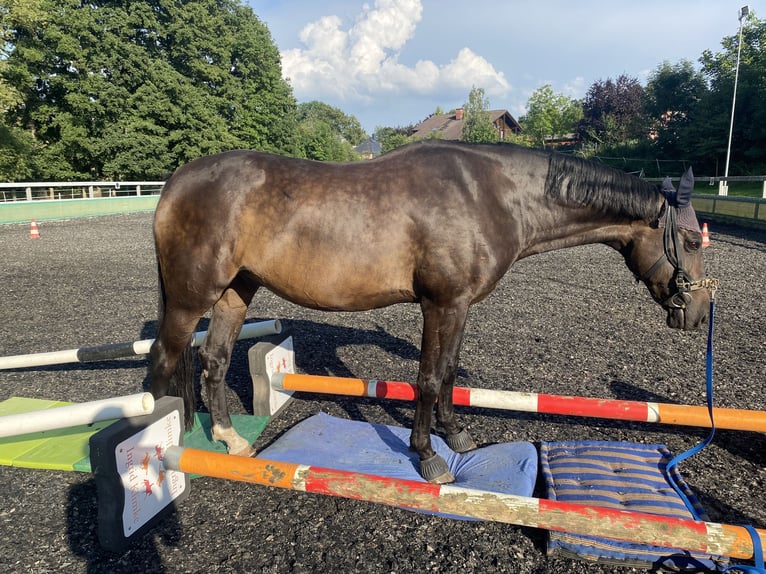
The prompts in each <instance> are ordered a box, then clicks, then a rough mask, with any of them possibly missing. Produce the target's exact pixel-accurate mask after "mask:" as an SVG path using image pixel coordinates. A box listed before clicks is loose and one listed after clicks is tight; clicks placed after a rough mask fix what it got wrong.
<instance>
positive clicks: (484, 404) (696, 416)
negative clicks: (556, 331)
mask: <svg viewBox="0 0 766 574" xmlns="http://www.w3.org/2000/svg"><path fill="white" fill-rule="evenodd" d="M271 385H272V388H273V389H274V390H276V391H302V392H309V393H326V394H334V395H346V396H357V397H373V398H381V399H398V400H406V401H414V400H415V399H416V398H417V386H416V385H414V384H412V383H401V382H395V381H377V380H369V381H366V380H363V379H353V378H345V377H326V376H319V375H302V374H295V373H279V374H275V375H273V376H272V377H271ZM452 396H453V401H454V403H455V405H458V406H470V407H481V408H489V409H502V410H509V411H520V412H530V413H543V414H553V415H566V416H582V417H594V418H604V419H616V420H625V421H638V422H650V423H662V424H672V425H683V426H694V427H706V428H710V415H709V413H708V409H707V407H704V406H693V405H673V404H667V403H654V402H644V401H624V400H617V399H598V398H588V397H576V396H562V395H547V394H542V393H524V392H517V391H493V390H487V389H472V388H469V387H455V389H454V392H453V395H452ZM713 417H714V420H715V425H716V427H717V428H720V429H730V430H743V431H755V432H766V412H764V411H753V410H745V409H727V408H714V409H713Z"/></svg>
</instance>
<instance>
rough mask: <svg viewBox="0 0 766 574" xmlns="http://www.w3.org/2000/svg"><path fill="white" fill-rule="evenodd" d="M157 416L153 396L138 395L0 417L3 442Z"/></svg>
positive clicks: (146, 394) (148, 394) (0, 434)
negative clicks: (18, 437) (138, 417)
mask: <svg viewBox="0 0 766 574" xmlns="http://www.w3.org/2000/svg"><path fill="white" fill-rule="evenodd" d="M152 412H154V397H153V396H152V394H151V393H137V394H135V395H127V396H124V397H114V398H111V399H104V400H100V401H91V402H88V403H78V404H75V405H67V406H63V407H55V408H52V409H43V410H40V411H32V412H28V413H18V414H14V415H7V416H4V417H0V438H5V437H9V436H17V435H22V434H28V433H33V432H42V431H48V430H55V429H62V428H67V427H73V426H78V425H87V424H92V423H95V422H99V421H108V420H111V419H121V418H129V417H137V416H140V415H148V414H151V413H152Z"/></svg>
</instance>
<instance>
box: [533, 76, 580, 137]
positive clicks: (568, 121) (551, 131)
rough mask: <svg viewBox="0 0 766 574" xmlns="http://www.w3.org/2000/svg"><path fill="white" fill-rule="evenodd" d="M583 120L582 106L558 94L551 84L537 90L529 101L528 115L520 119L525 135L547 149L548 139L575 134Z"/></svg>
mask: <svg viewBox="0 0 766 574" xmlns="http://www.w3.org/2000/svg"><path fill="white" fill-rule="evenodd" d="M580 119H582V104H581V103H580V102H579V101H577V100H574V99H572V98H569V97H567V96H565V95H564V94H556V93H554V92H553V88H551V86H550V85H549V84H546V85H545V86H543V87H542V88H538V89H537V90H535V91H534V92H533V93H532V95H531V96H530V97H529V100H528V101H527V113H526V115H524V116H523V117H522V118H520V120H519V123H520V124H521V126H522V130H523V133H524V134H525V135H526V137H527V138H529V139H530V140H531V141H532V142H534V144H535V145H539V146H541V147H545V140H546V138H548V137H554V136H565V135H567V134H571V133H574V132H575V130H576V129H577V123H578V122H579V121H580Z"/></svg>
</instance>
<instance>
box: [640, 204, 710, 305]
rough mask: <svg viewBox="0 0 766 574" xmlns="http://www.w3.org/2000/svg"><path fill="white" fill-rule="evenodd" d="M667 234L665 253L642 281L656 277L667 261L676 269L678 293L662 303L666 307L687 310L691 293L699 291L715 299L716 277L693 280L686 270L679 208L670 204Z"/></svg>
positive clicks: (668, 206)
mask: <svg viewBox="0 0 766 574" xmlns="http://www.w3.org/2000/svg"><path fill="white" fill-rule="evenodd" d="M665 208H666V214H665V233H664V235H663V237H662V239H663V253H662V255H660V257H659V259H657V261H655V263H654V265H652V266H651V267H650V268H649V270H648V271H647V272H646V273H644V274H643V275H641V277H640V279H641V280H642V281H644V282H645V283H646V282H647V281H648V280H649V279H650V278H651V277H652V275H654V274H655V273H656V272H657V270H658V269H659V268H660V267H661V266H662V264H663V263H664V261H665V260H667V261H668V262H669V263H670V264H671V265H672V266H673V267H674V269H675V271H674V273H673V281H674V283H675V285H676V292H675V293H673V294H672V295H670V297H668V298H667V299H665V300H664V301H663V302H662V305H663V306H664V307H667V308H670V309H686V305H687V304H688V303H689V301H690V298H689V295H688V294H689V293H691V292H692V291H697V290H699V289H708V290H710V297H711V298H714V297H715V292H716V290H717V289H718V283H719V282H718V279H716V278H714V277H705V278H704V279H695V280H692V279H690V277H689V274H688V273H687V272H686V269H684V261H683V245H681V241H680V239H679V237H678V212H677V208H676V207H675V206H673V205H671V204H670V203H668V202H666V203H665Z"/></svg>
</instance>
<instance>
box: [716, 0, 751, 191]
mask: <svg viewBox="0 0 766 574" xmlns="http://www.w3.org/2000/svg"><path fill="white" fill-rule="evenodd" d="M748 14H750V7H749V6H747V5H745V6H742V8H740V9H739V15H738V18H739V42H738V43H737V66H736V68H735V71H734V95H733V96H732V99H731V120H730V122H729V145H728V146H727V147H726V168H725V169H724V173H723V181H721V182H720V185H719V186H718V195H729V179H728V178H729V160H730V159H731V135H732V132H733V131H734V108H735V106H736V105H737V83H738V82H739V58H740V55H741V54H742V20H744V19H745V18H746V17H747V15H748Z"/></svg>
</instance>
